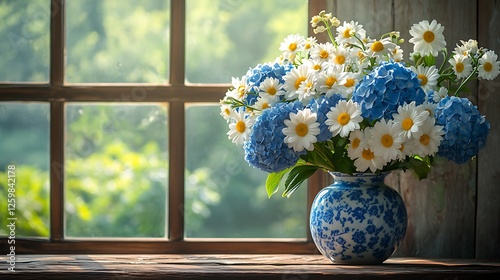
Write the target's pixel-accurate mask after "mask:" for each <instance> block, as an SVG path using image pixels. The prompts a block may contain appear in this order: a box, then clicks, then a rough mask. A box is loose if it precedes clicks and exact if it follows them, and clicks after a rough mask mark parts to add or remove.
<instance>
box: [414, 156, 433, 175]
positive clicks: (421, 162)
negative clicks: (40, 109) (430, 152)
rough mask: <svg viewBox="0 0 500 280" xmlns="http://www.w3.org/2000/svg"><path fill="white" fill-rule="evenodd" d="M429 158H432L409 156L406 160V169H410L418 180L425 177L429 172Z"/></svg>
mask: <svg viewBox="0 0 500 280" xmlns="http://www.w3.org/2000/svg"><path fill="white" fill-rule="evenodd" d="M431 160H432V159H430V158H429V157H425V158H419V157H414V158H410V160H409V161H408V169H410V170H411V171H412V172H413V174H415V176H416V177H417V178H418V179H419V180H422V179H425V178H427V176H428V175H429V172H431Z"/></svg>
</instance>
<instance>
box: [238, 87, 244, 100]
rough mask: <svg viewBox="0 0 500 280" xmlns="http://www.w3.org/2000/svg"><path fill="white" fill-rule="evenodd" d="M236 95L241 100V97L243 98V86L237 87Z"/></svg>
mask: <svg viewBox="0 0 500 280" xmlns="http://www.w3.org/2000/svg"><path fill="white" fill-rule="evenodd" d="M238 95H239V97H240V98H243V96H245V86H239V87H238Z"/></svg>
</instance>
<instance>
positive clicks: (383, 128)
mask: <svg viewBox="0 0 500 280" xmlns="http://www.w3.org/2000/svg"><path fill="white" fill-rule="evenodd" d="M402 142H403V138H402V137H401V131H400V130H399V129H398V128H397V126H396V125H394V124H393V122H392V120H389V121H387V122H386V120H385V119H381V120H380V121H378V122H376V123H375V125H374V126H373V129H372V131H371V137H370V138H369V139H368V145H369V146H370V147H371V148H372V151H373V152H374V153H375V155H376V156H379V157H382V158H383V159H384V161H385V162H389V161H391V160H394V159H396V158H397V157H398V153H399V149H400V148H401V143H402Z"/></svg>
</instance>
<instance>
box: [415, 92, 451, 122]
mask: <svg viewBox="0 0 500 280" xmlns="http://www.w3.org/2000/svg"><path fill="white" fill-rule="evenodd" d="M440 90H441V89H440ZM446 92H447V93H446V94H447V95H448V90H446ZM437 105H438V104H437V103H434V102H428V101H425V102H424V103H422V105H419V106H420V107H421V108H422V109H423V110H425V111H427V112H429V117H431V118H434V115H435V114H436V108H437Z"/></svg>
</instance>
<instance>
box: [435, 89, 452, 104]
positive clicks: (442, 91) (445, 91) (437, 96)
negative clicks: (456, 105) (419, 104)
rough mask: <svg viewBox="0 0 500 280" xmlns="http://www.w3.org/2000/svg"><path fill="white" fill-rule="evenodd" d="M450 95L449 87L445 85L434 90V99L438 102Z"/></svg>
mask: <svg viewBox="0 0 500 280" xmlns="http://www.w3.org/2000/svg"><path fill="white" fill-rule="evenodd" d="M447 96H448V89H447V88H445V87H440V88H439V90H438V91H434V95H433V96H432V101H434V102H435V103H438V102H439V101H441V99H443V98H445V97H447Z"/></svg>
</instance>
